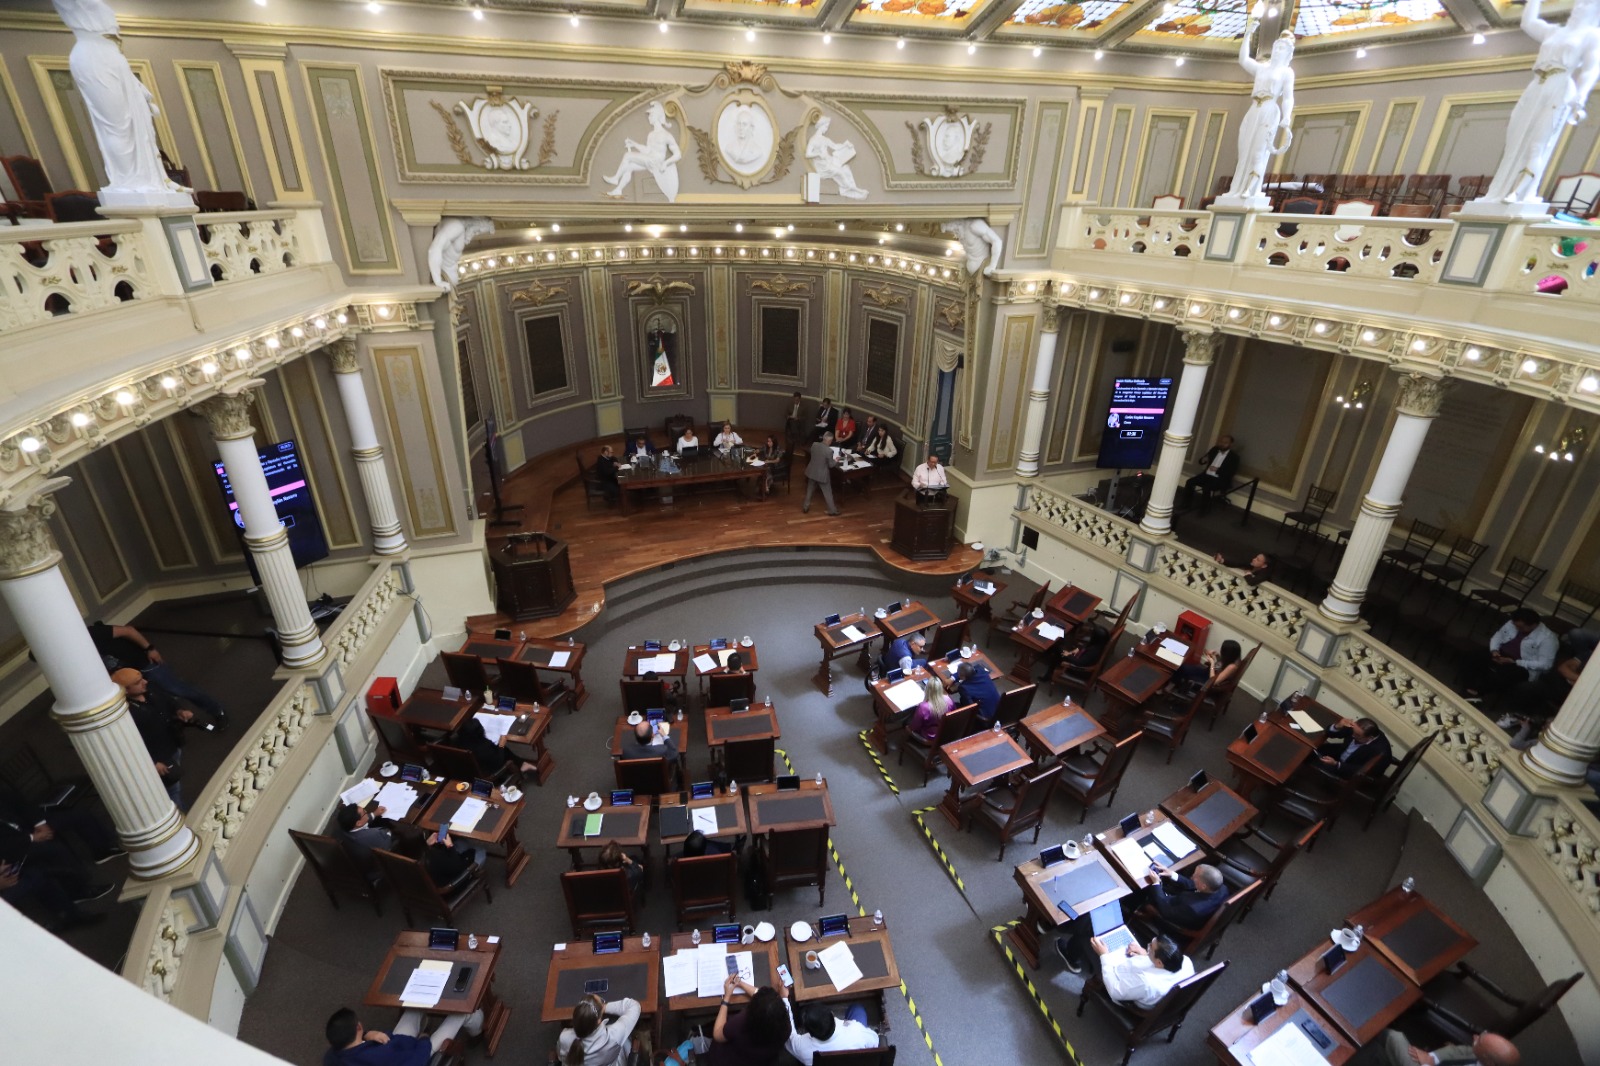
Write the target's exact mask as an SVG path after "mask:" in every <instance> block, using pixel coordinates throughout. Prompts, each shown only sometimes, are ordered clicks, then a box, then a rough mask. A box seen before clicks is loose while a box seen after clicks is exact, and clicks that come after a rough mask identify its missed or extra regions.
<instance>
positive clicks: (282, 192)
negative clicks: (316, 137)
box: [225, 24, 316, 201]
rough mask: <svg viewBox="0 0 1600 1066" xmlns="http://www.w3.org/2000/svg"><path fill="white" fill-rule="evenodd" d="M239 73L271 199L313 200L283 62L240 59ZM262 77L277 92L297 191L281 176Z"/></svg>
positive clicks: (280, 159) (304, 152) (298, 123)
mask: <svg viewBox="0 0 1600 1066" xmlns="http://www.w3.org/2000/svg"><path fill="white" fill-rule="evenodd" d="M225 25H226V24H225ZM280 40H281V38H280ZM239 70H240V72H241V73H242V74H243V75H244V88H245V95H246V96H248V97H249V98H250V114H251V115H252V116H253V117H254V118H255V120H256V138H257V140H258V141H260V143H261V154H262V155H263V156H264V157H265V158H266V161H267V175H268V176H269V177H270V178H271V179H272V198H273V199H274V200H285V201H288V200H293V201H303V200H315V199H316V193H315V192H314V191H313V190H312V188H311V176H310V171H309V169H308V168H307V167H306V150H305V146H304V143H303V141H302V140H301V137H300V122H299V119H298V118H297V117H296V116H295V112H294V101H293V100H291V99H290V98H289V84H288V80H289V75H288V71H287V70H286V69H285V68H284V65H283V62H282V61H281V60H276V59H258V58H246V57H243V56H240V57H239ZM262 73H265V74H269V75H271V77H272V84H273V86H274V88H276V89H277V94H276V95H277V97H278V108H279V110H280V111H281V112H282V113H283V125H284V130H285V131H286V134H287V136H288V138H289V143H288V144H287V145H285V146H284V147H286V148H287V149H288V151H289V156H290V162H291V163H292V164H293V165H294V169H295V173H297V174H298V175H299V176H300V188H298V189H291V188H289V186H288V179H287V177H286V176H285V174H284V170H283V159H282V157H281V156H280V155H279V151H278V147H279V146H278V143H277V139H276V138H275V137H274V136H273V131H272V123H271V122H270V121H268V119H267V105H266V102H265V101H264V100H263V99H262V96H261V84H260V81H259V79H258V78H257V75H258V74H262Z"/></svg>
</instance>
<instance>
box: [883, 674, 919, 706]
mask: <svg viewBox="0 0 1600 1066" xmlns="http://www.w3.org/2000/svg"><path fill="white" fill-rule="evenodd" d="M884 696H886V697H887V698H888V700H889V702H890V703H892V704H894V706H895V709H896V710H899V711H905V710H910V709H911V708H912V707H915V706H916V705H917V704H919V703H921V702H922V686H921V685H920V684H918V683H917V682H915V681H901V682H899V683H898V684H895V685H892V686H890V688H889V690H888V691H887V692H885V693H884Z"/></svg>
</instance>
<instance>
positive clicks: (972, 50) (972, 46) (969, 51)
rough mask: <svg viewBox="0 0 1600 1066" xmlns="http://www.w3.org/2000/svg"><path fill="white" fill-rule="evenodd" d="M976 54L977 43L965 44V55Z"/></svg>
mask: <svg viewBox="0 0 1600 1066" xmlns="http://www.w3.org/2000/svg"><path fill="white" fill-rule="evenodd" d="M977 54H978V46H977V45H975V44H969V45H967V55H969V56H972V55H977Z"/></svg>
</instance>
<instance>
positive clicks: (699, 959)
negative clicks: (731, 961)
mask: <svg viewBox="0 0 1600 1066" xmlns="http://www.w3.org/2000/svg"><path fill="white" fill-rule="evenodd" d="M727 957H728V945H726V944H701V945H700V946H699V947H698V948H696V949H695V952H694V965H695V986H696V989H697V992H696V994H697V995H699V996H700V997H701V998H702V999H707V998H710V997H720V996H721V995H722V986H723V983H724V982H725V981H727V979H728V964H727V962H726V959H727Z"/></svg>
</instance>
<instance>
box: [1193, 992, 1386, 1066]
mask: <svg viewBox="0 0 1600 1066" xmlns="http://www.w3.org/2000/svg"><path fill="white" fill-rule="evenodd" d="M1259 995H1260V993H1254V994H1252V995H1251V996H1250V998H1249V999H1247V1000H1245V1001H1244V1003H1242V1004H1241V1005H1240V1006H1239V1008H1238V1009H1237V1010H1235V1011H1234V1012H1233V1013H1232V1014H1229V1015H1228V1016H1227V1017H1225V1018H1223V1019H1222V1020H1221V1021H1220V1022H1218V1023H1217V1024H1216V1025H1213V1026H1212V1027H1211V1032H1210V1033H1208V1034H1207V1035H1206V1046H1207V1047H1209V1048H1210V1049H1211V1053H1212V1054H1213V1055H1215V1056H1216V1057H1217V1061H1218V1062H1220V1063H1222V1064H1223V1066H1252V1063H1251V1059H1250V1052H1251V1051H1253V1050H1254V1049H1255V1048H1257V1047H1259V1046H1260V1045H1261V1042H1262V1041H1263V1040H1265V1039H1266V1038H1267V1037H1269V1036H1271V1035H1272V1034H1273V1033H1275V1032H1277V1031H1278V1030H1279V1029H1282V1028H1283V1027H1284V1026H1285V1025H1288V1024H1290V1023H1291V1022H1293V1023H1294V1024H1296V1025H1298V1024H1300V1022H1302V1021H1306V1020H1309V1021H1312V1022H1315V1023H1316V1025H1317V1027H1318V1028H1319V1029H1321V1030H1322V1032H1323V1033H1324V1034H1326V1035H1327V1037H1328V1039H1330V1040H1332V1041H1333V1044H1334V1047H1333V1050H1332V1051H1329V1052H1328V1053H1327V1054H1326V1056H1325V1057H1326V1059H1327V1060H1328V1064H1329V1066H1344V1063H1346V1062H1348V1061H1350V1058H1351V1056H1353V1055H1354V1054H1355V1053H1356V1051H1357V1050H1359V1049H1358V1048H1357V1046H1356V1045H1355V1044H1352V1043H1351V1042H1350V1040H1349V1038H1348V1037H1346V1036H1345V1035H1344V1034H1343V1033H1342V1032H1340V1031H1339V1027H1338V1026H1336V1025H1334V1024H1333V1023H1332V1022H1330V1021H1329V1020H1328V1018H1327V1016H1326V1015H1324V1014H1323V1013H1322V1012H1321V1011H1320V1010H1319V1009H1317V1007H1315V1006H1314V1005H1313V1004H1312V1003H1311V1002H1310V1001H1309V1000H1307V999H1306V998H1305V997H1304V996H1302V995H1301V994H1300V993H1299V992H1297V991H1295V990H1294V989H1293V988H1290V989H1289V1002H1287V1003H1285V1004H1284V1005H1283V1006H1281V1007H1279V1008H1278V1009H1277V1010H1275V1011H1273V1012H1272V1013H1271V1014H1269V1015H1268V1016H1267V1017H1265V1018H1263V1019H1261V1024H1259V1025H1257V1024H1254V1023H1252V1022H1251V1021H1250V1004H1251V1002H1252V1001H1254V1000H1255V999H1256V998H1257V996H1259Z"/></svg>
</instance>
